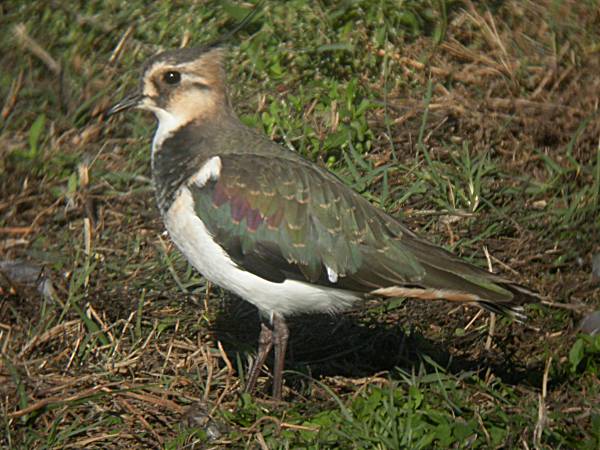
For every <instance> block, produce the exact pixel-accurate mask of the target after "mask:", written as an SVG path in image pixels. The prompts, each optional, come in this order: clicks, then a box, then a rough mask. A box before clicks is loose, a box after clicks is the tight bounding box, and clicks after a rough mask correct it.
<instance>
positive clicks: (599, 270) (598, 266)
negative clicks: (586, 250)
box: [592, 253, 600, 280]
mask: <svg viewBox="0 0 600 450" xmlns="http://www.w3.org/2000/svg"><path fill="white" fill-rule="evenodd" d="M592 276H593V277H594V278H595V279H596V280H600V253H596V254H595V255H594V256H592Z"/></svg>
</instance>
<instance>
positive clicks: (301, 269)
mask: <svg viewBox="0 0 600 450" xmlns="http://www.w3.org/2000/svg"><path fill="white" fill-rule="evenodd" d="M220 158H221V170H220V174H219V176H218V177H217V179H216V180H210V181H208V182H207V183H206V184H205V185H204V186H202V187H198V186H196V185H193V184H192V185H190V189H191V191H192V194H193V197H194V201H195V210H196V213H197V214H198V216H199V217H200V218H201V219H202V221H203V222H204V224H205V226H206V227H207V229H208V231H209V232H210V233H211V235H212V236H213V237H214V239H215V240H216V241H217V242H218V243H219V245H221V247H223V249H224V250H225V251H226V252H227V253H228V255H229V256H230V257H231V258H232V259H233V260H234V261H235V262H236V263H237V264H238V265H239V266H240V267H241V268H243V269H244V270H247V271H249V272H252V273H254V274H256V275H259V276H261V277H263V278H266V279H269V280H271V281H275V282H282V281H284V280H285V279H289V278H291V279H296V280H305V281H309V282H312V283H318V284H322V285H327V286H337V287H340V288H344V289H352V290H356V291H360V292H368V291H371V290H373V289H377V288H379V287H384V286H390V285H394V284H412V283H416V282H419V281H420V280H422V279H423V277H424V275H425V271H424V269H423V267H422V266H421V264H420V263H419V262H418V260H417V258H416V257H415V255H414V254H413V253H412V251H411V250H410V249H409V248H408V247H406V246H405V245H403V244H402V240H403V239H404V238H405V237H406V233H408V231H407V230H404V229H403V227H401V225H399V223H398V222H397V221H395V220H394V219H392V218H391V217H389V216H387V215H386V214H385V213H383V212H382V211H380V210H378V209H377V208H375V207H374V206H372V205H371V204H370V203H369V202H368V201H367V200H365V199H364V198H362V197H361V196H360V195H358V194H356V193H355V192H353V191H352V190H351V189H350V188H348V187H347V186H345V185H344V184H343V183H341V182H340V181H339V180H338V179H337V178H335V177H334V176H333V175H331V174H330V173H328V172H326V171H325V170H322V169H320V168H318V167H317V166H314V165H312V164H310V163H308V162H306V161H304V160H301V159H299V158H298V159H293V161H291V160H290V158H289V157H278V156H271V155H269V156H266V155H264V156H263V155H256V154H253V155H248V154H228V155H223V156H221V157H220Z"/></svg>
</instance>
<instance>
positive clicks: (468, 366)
mask: <svg viewBox="0 0 600 450" xmlns="http://www.w3.org/2000/svg"><path fill="white" fill-rule="evenodd" d="M227 303H228V304H227V306H226V307H225V308H223V309H222V310H221V311H220V313H219V314H218V315H217V317H216V319H215V321H214V323H213V330H212V331H213V333H214V335H215V338H216V339H218V340H219V341H221V342H222V344H223V347H224V349H225V352H226V353H227V355H228V357H229V358H230V359H231V360H232V361H243V362H246V361H247V355H248V354H251V355H255V352H256V348H257V345H258V333H259V329H260V319H259V315H258V312H257V310H256V308H254V307H253V306H252V305H250V304H249V303H247V302H244V301H242V300H238V299H231V300H230V301H228V302H227ZM379 319H380V318H377V317H372V318H369V316H368V315H367V317H365V315H364V314H362V315H361V316H360V319H359V318H357V317H356V315H355V314H340V315H335V316H332V315H327V314H306V315H300V316H297V317H292V318H290V319H289V320H288V321H287V323H288V326H289V330H290V341H289V345H288V352H287V355H286V366H285V367H286V370H291V371H294V372H301V373H304V374H307V375H310V376H311V377H313V378H316V379H319V378H320V377H331V376H342V377H348V378H362V377H369V376H373V375H375V374H378V373H381V372H388V373H389V375H388V376H389V377H391V378H396V377H398V376H399V373H400V372H399V371H398V370H397V369H400V370H401V371H404V372H409V373H410V372H411V371H413V370H415V369H416V370H418V369H419V367H420V365H421V364H424V363H425V364H426V365H427V364H429V365H431V361H433V362H434V363H435V364H437V365H438V366H439V367H441V368H443V370H445V371H446V372H448V373H450V374H454V375H458V374H464V373H465V372H467V371H472V372H476V373H479V374H487V375H488V376H489V374H493V375H494V376H495V377H496V378H500V379H502V381H503V382H505V383H509V384H512V385H526V386H539V385H540V384H541V381H542V376H543V366H542V365H541V364H533V367H532V365H526V364H525V363H524V362H523V361H521V360H520V358H518V357H517V356H516V355H514V354H513V353H512V352H511V350H510V349H509V348H503V343H502V342H496V343H495V345H494V347H495V351H493V352H485V351H483V352H482V351H481V350H482V347H483V344H481V342H478V344H477V345H478V347H479V350H478V351H474V352H472V354H469V352H461V353H462V354H463V355H465V356H457V355H456V354H453V353H452V352H451V351H450V350H449V348H448V343H446V342H444V340H443V339H441V341H438V340H434V339H431V338H428V337H426V336H425V335H424V334H423V333H422V331H421V330H420V329H419V328H418V327H412V328H411V327H410V326H408V327H407V324H406V321H402V322H403V323H400V322H398V321H390V320H384V321H382V320H379ZM475 338H476V339H478V340H479V341H481V340H482V339H483V338H482V337H481V334H477V335H476V336H475ZM457 339H458V338H457ZM462 343H463V342H462V340H461V341H459V344H458V345H461V344H462ZM472 344H473V338H471V339H469V338H468V337H464V345H465V346H469V345H472ZM454 353H456V352H454ZM268 364H269V367H272V359H270V360H268ZM239 369H240V368H239V367H238V370H239ZM242 370H247V367H243V368H242ZM430 370H433V369H430ZM305 382H306V377H299V376H296V377H294V376H293V375H290V374H288V375H286V383H287V384H288V385H289V384H290V383H293V384H297V387H298V388H300V387H301V384H303V383H305Z"/></svg>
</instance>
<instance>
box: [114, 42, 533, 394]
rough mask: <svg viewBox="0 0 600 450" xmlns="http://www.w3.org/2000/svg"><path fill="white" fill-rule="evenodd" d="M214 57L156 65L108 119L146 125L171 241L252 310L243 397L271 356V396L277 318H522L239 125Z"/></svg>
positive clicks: (499, 297) (399, 228) (212, 49)
mask: <svg viewBox="0 0 600 450" xmlns="http://www.w3.org/2000/svg"><path fill="white" fill-rule="evenodd" d="M223 58H224V50H223V48H222V47H220V46H218V45H217V46H215V45H207V46H203V47H198V48H187V49H178V50H173V51H167V52H164V53H160V54H158V55H157V56H154V57H153V58H151V59H149V60H148V62H147V63H146V64H145V66H144V69H143V75H142V79H141V83H140V86H139V89H138V91H137V92H136V93H134V94H133V95H131V96H129V97H127V98H125V99H124V100H123V101H121V102H120V103H118V104H116V105H115V106H114V107H113V108H111V109H110V110H109V111H108V112H107V114H109V115H111V114H114V113H117V112H120V111H123V110H126V109H129V108H140V109H143V110H148V111H151V112H152V113H154V115H155V116H156V118H157V119H158V128H157V129H156V133H155V134H154V140H153V142H152V158H151V160H152V179H153V183H154V186H155V189H156V198H157V201H158V207H159V209H160V213H161V214H162V217H163V219H164V223H165V225H166V228H167V230H168V232H169V234H170V236H171V238H172V240H173V241H174V242H175V244H176V246H177V247H178V248H179V250H180V251H181V252H182V253H183V254H184V255H185V256H186V258H187V259H188V260H189V262H190V263H191V264H192V265H193V266H194V267H195V268H196V269H197V270H198V271H199V272H200V273H201V274H202V275H203V276H204V277H205V278H206V279H208V280H210V281H212V282H213V283H215V284H217V285H219V286H221V287H223V288H225V289H227V290H229V291H231V292H233V293H235V294H237V295H238V296H240V297H241V298H243V299H245V300H247V301H248V302H250V303H252V304H253V305H255V306H256V307H257V308H258V310H259V311H260V314H261V316H262V319H263V322H262V325H261V331H260V335H259V347H258V355H257V357H256V358H255V361H254V363H253V365H252V367H251V369H250V370H249V375H248V380H247V383H246V390H248V391H251V390H253V388H254V387H255V385H256V381H257V377H258V374H259V371H260V369H261V367H262V366H263V365H264V363H265V360H266V358H267V356H268V354H269V353H270V351H271V349H272V348H273V349H274V369H273V397H274V398H275V399H280V398H281V394H282V372H283V367H284V359H285V351H286V346H287V342H288V335H289V332H288V328H287V326H286V318H288V317H289V316H292V315H295V314H300V313H309V312H327V313H333V312H337V311H341V310H344V309H346V308H348V307H349V306H351V305H353V304H354V303H355V302H358V301H359V300H361V299H364V298H366V297H372V296H379V297H399V296H402V297H413V298H418V299H423V300H436V299H445V300H449V301H452V302H459V303H472V304H476V305H479V306H481V307H483V308H485V309H487V310H490V311H493V312H495V313H503V314H508V315H512V316H515V317H517V318H520V317H523V315H522V312H521V311H522V305H523V304H524V303H527V302H532V301H535V300H536V295H535V294H533V293H532V292H530V291H529V290H527V289H525V288H523V287H521V286H519V285H517V284H515V283H513V282H511V281H509V280H507V279H504V278H502V277H501V276H498V275H495V274H492V273H489V272H487V271H485V270H483V269H480V268H478V267H475V266H473V265H471V264H469V263H466V262H464V261H462V260H461V259H459V258H458V257H456V256H454V255H452V254H451V253H449V252H447V251H446V250H444V249H442V248H440V247H438V246H435V245H433V244H431V243H429V242H427V241H426V240H423V239H422V238H420V237H419V236H417V235H416V234H415V233H413V232H412V231H410V230H409V229H408V228H407V227H406V226H404V225H403V224H402V223H401V221H400V220H399V219H398V218H396V217H393V216H391V215H389V214H388V213H386V212H385V211H383V210H381V209H379V208H377V207H376V206H374V205H372V204H371V203H369V201H367V200H366V199H365V198H363V197H362V196H361V195H359V194H358V193H356V192H354V191H353V190H352V189H350V188H349V187H348V186H346V185H344V183H342V182H341V181H340V180H339V179H338V178H337V177H336V176H335V175H334V174H332V173H330V172H329V171H327V170H326V169H325V168H323V167H320V166H318V165H316V164H314V163H313V162H311V161H308V160H306V159H304V158H303V157H301V156H300V155H298V154H297V153H295V152H293V151H291V150H288V149H286V148H284V147H282V146H281V145H278V144H277V143H275V142H273V141H271V140H270V139H268V138H267V137H266V136H264V135H263V134H262V133H259V132H257V131H255V130H253V129H251V128H249V127H247V126H245V125H244V124H242V122H241V121H240V120H239V119H238V117H237V116H236V114H235V112H234V110H233V108H232V106H231V105H230V103H229V99H228V94H227V87H226V77H225V73H224V69H223V64H222V63H223Z"/></svg>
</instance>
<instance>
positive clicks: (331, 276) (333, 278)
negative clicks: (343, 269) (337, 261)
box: [325, 266, 338, 283]
mask: <svg viewBox="0 0 600 450" xmlns="http://www.w3.org/2000/svg"><path fill="white" fill-rule="evenodd" d="M325 267H326V268H327V278H329V281H331V282H332V283H337V280H338V274H337V273H336V272H335V271H334V270H333V269H332V268H331V267H329V266H325Z"/></svg>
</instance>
